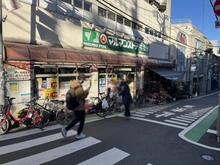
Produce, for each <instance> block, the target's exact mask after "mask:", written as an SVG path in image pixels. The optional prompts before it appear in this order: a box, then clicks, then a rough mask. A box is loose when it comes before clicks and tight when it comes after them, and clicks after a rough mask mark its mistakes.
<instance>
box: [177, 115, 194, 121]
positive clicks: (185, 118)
mask: <svg viewBox="0 0 220 165" xmlns="http://www.w3.org/2000/svg"><path fill="white" fill-rule="evenodd" d="M176 118H179V119H184V120H188V121H195V119H189V118H186V117H180V116H177V117H176Z"/></svg>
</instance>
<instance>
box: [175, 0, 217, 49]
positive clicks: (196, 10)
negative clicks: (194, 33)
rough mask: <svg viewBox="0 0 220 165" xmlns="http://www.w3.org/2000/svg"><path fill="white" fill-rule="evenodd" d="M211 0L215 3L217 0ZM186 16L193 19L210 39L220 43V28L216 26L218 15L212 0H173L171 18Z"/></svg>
mask: <svg viewBox="0 0 220 165" xmlns="http://www.w3.org/2000/svg"><path fill="white" fill-rule="evenodd" d="M211 1H212V2H213V4H214V2H215V0H211ZM203 3H204V5H203ZM185 18H187V19H191V20H192V24H193V25H194V26H195V27H196V28H197V29H198V30H199V31H201V32H202V33H203V34H204V35H205V36H206V37H207V38H208V39H209V40H218V45H220V28H219V29H216V28H215V21H216V17H215V14H214V11H213V8H212V6H211V4H210V0H182V1H180V0H172V6H171V20H173V19H185ZM218 19H219V20H220V17H218Z"/></svg>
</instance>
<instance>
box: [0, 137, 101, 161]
mask: <svg viewBox="0 0 220 165" xmlns="http://www.w3.org/2000/svg"><path fill="white" fill-rule="evenodd" d="M100 142H101V141H100V140H98V139H95V138H92V137H88V138H85V139H82V140H78V141H76V142H73V143H69V144H66V145H64V146H61V147H57V148H54V149H51V150H48V151H44V152H41V153H38V154H35V155H31V156H27V157H24V158H21V159H18V160H14V161H11V162H8V163H5V164H2V165H20V164H21V165H22V164H23V165H25V164H31V165H39V164H43V163H46V162H49V161H52V160H54V159H57V158H61V157H63V156H66V155H69V154H71V153H74V152H76V151H79V150H82V149H84V148H87V147H90V146H92V145H95V144H97V143H100Z"/></svg>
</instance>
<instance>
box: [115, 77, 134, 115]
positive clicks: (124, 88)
mask: <svg viewBox="0 0 220 165" xmlns="http://www.w3.org/2000/svg"><path fill="white" fill-rule="evenodd" d="M119 89H120V90H119V93H118V94H119V96H122V103H123V104H124V106H125V113H124V115H125V116H127V117H129V116H131V114H130V104H131V103H132V97H131V93H130V88H129V86H128V84H127V82H125V81H123V80H122V81H121V83H120V88H119Z"/></svg>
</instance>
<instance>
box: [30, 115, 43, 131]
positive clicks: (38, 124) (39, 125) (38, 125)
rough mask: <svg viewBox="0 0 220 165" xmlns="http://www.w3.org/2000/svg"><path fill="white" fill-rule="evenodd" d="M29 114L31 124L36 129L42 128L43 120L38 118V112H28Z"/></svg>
mask: <svg viewBox="0 0 220 165" xmlns="http://www.w3.org/2000/svg"><path fill="white" fill-rule="evenodd" d="M29 113H33V116H32V118H31V119H32V121H31V123H32V124H33V125H34V126H35V127H36V128H44V127H45V125H44V121H43V118H42V117H41V116H40V114H39V113H38V112H35V113H34V112H29Z"/></svg>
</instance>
